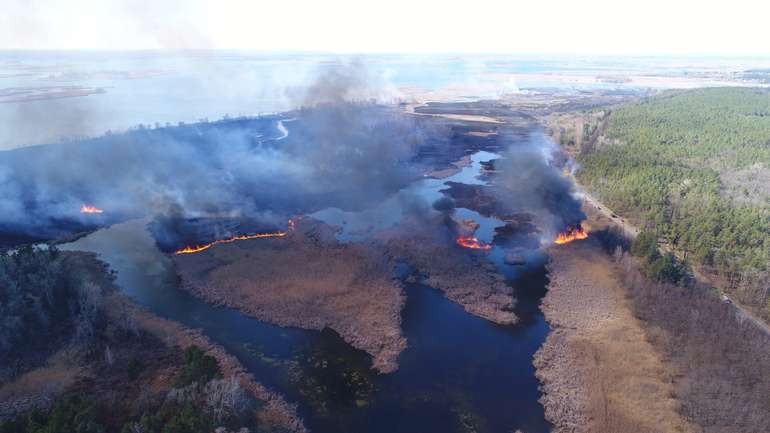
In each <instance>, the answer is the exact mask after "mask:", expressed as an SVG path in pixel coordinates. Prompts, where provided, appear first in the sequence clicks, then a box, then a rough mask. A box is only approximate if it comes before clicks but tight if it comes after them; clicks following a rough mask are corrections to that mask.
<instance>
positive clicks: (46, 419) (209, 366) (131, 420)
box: [0, 346, 256, 433]
mask: <svg viewBox="0 0 770 433" xmlns="http://www.w3.org/2000/svg"><path fill="white" fill-rule="evenodd" d="M179 357H182V358H183V365H182V368H181V369H180V371H179V372H178V373H177V375H176V376H175V377H174V378H173V380H172V383H173V386H172V388H171V389H169V390H168V391H166V393H165V395H163V396H155V397H148V396H146V395H145V396H142V397H141V400H138V401H135V402H134V403H135V405H134V407H133V408H131V409H128V410H124V411H121V412H119V413H115V412H114V411H113V410H110V409H111V408H110V407H109V406H108V405H107V404H105V402H103V401H102V400H100V399H97V398H95V397H94V396H93V395H90V393H88V392H84V391H82V390H75V391H70V392H69V393H68V394H67V395H65V396H64V397H62V398H61V399H59V400H58V401H57V402H56V403H55V404H54V406H53V407H52V408H51V409H50V410H48V411H43V410H39V409H35V410H33V411H31V412H29V413H27V414H24V415H20V416H17V417H15V418H13V419H9V420H5V421H0V433H107V432H109V431H118V429H119V431H120V432H121V433H201V432H214V431H216V432H217V433H227V432H228V431H239V432H248V431H250V429H249V427H252V428H256V423H255V420H254V417H253V410H254V408H255V400H254V399H253V398H252V397H251V396H249V395H248V393H247V392H246V391H245V390H243V388H241V386H240V384H239V382H238V381H237V379H234V378H231V379H223V378H222V374H221V370H220V368H219V364H218V363H217V361H216V359H215V358H213V357H211V356H209V355H205V354H204V352H203V351H202V350H201V349H200V348H199V347H197V346H190V347H188V348H187V349H186V350H185V351H184V353H183V354H180V355H179ZM131 370H133V371H134V372H135V373H132V372H131ZM141 370H142V368H141V366H140V367H136V364H134V363H130V364H129V371H128V377H129V378H130V379H131V380H132V381H135V380H137V379H139V376H140V375H141ZM132 376H133V377H132ZM136 403H138V404H136ZM116 424H117V426H116ZM120 425H122V427H118V426H120ZM246 426H248V427H246ZM230 429H232V430H230Z"/></svg>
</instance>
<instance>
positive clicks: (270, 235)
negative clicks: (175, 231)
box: [174, 220, 294, 254]
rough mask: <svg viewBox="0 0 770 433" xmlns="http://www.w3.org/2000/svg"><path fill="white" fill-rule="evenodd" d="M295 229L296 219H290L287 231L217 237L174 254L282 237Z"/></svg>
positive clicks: (197, 251)
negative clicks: (220, 245)
mask: <svg viewBox="0 0 770 433" xmlns="http://www.w3.org/2000/svg"><path fill="white" fill-rule="evenodd" d="M292 230H294V221H292V220H289V228H288V229H287V230H286V231H282V232H274V233H256V234H253V235H238V236H233V237H230V238H227V239H217V240H215V241H214V242H210V243H208V244H202V245H190V246H186V247H184V248H182V249H179V250H176V251H175V252H174V254H192V253H199V252H201V251H204V250H207V249H209V248H211V247H213V246H214V245H219V244H230V243H233V242H237V241H245V240H249V239H261V238H282V237H284V236H286V235H287V234H289V232H290V231H292Z"/></svg>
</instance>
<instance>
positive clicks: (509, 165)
mask: <svg viewBox="0 0 770 433" xmlns="http://www.w3.org/2000/svg"><path fill="white" fill-rule="evenodd" d="M564 159H565V158H564V157H563V155H561V150H560V149H559V148H558V147H557V146H556V145H555V144H554V143H553V142H552V141H550V140H549V139H548V138H546V137H545V136H544V135H543V133H542V132H541V131H537V132H535V133H533V134H531V135H530V136H529V138H528V140H527V141H525V142H515V143H514V144H512V145H510V146H509V147H508V149H507V151H506V152H505V155H504V158H503V159H502V160H500V161H498V163H497V164H496V165H495V168H496V169H498V170H500V178H499V182H498V184H499V185H501V186H503V188H501V189H500V190H499V191H501V193H500V194H498V195H499V197H498V198H499V199H500V200H502V201H504V202H505V204H506V205H507V206H508V207H509V209H512V210H513V211H514V212H517V211H522V212H527V213H530V214H533V215H534V216H535V217H536V219H537V225H538V226H539V227H541V230H544V231H545V233H544V235H545V236H546V237H547V238H552V237H553V236H554V235H555V234H556V233H557V232H559V231H562V230H564V228H565V227H567V226H573V227H574V226H575V225H577V224H579V223H580V222H581V221H582V220H583V219H585V214H583V211H582V210H581V200H580V199H579V198H578V197H577V196H576V193H575V185H574V183H573V181H572V179H571V178H570V177H568V176H565V175H564V174H563V173H562V171H561V168H560V167H559V165H560V161H562V160H564Z"/></svg>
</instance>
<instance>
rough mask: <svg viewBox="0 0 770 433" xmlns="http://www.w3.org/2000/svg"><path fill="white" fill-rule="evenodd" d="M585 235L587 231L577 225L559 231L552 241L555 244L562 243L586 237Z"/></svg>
mask: <svg viewBox="0 0 770 433" xmlns="http://www.w3.org/2000/svg"><path fill="white" fill-rule="evenodd" d="M587 237H588V233H587V232H586V231H585V230H583V227H581V226H579V225H578V226H577V227H569V228H568V229H567V231H565V232H563V233H559V235H558V236H556V240H554V242H555V243H556V244H557V245H562V244H566V243H570V242H572V241H576V240H579V239H586V238H587Z"/></svg>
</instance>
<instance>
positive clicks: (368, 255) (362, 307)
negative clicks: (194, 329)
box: [175, 220, 406, 372]
mask: <svg viewBox="0 0 770 433" xmlns="http://www.w3.org/2000/svg"><path fill="white" fill-rule="evenodd" d="M328 231H329V228H328V226H325V225H322V224H318V223H315V222H312V221H310V220H300V221H299V222H298V223H297V228H296V230H295V231H294V232H293V233H291V234H290V235H289V236H286V237H284V238H280V239H258V240H254V241H244V242H239V243H235V244H227V245H221V246H217V247H215V248H211V249H209V250H206V251H204V252H202V253H198V254H187V255H181V256H176V257H175V262H176V264H177V268H178V270H179V273H180V274H181V276H182V279H183V281H184V283H185V286H186V287H187V288H188V289H189V290H191V291H192V292H193V293H195V294H196V295H199V296H201V297H203V298H204V299H206V300H208V301H210V302H216V303H221V304H224V305H228V306H231V307H234V308H238V309H239V310H242V311H244V312H246V313H248V314H250V315H253V316H255V317H257V318H258V319H260V320H265V321H268V322H272V323H276V324H278V325H282V326H297V327H301V328H306V329H322V328H324V327H329V328H331V329H334V330H335V331H337V332H338V333H339V334H340V335H341V336H342V337H343V338H344V339H345V340H346V341H347V342H349V343H350V344H352V345H353V346H355V347H357V348H359V349H363V350H366V351H367V352H368V353H370V354H371V355H372V356H373V358H374V359H373V368H376V369H378V370H379V371H381V372H389V371H393V370H395V369H396V367H397V364H396V359H397V357H398V355H399V353H401V351H402V350H403V349H404V348H405V347H406V340H405V339H404V338H403V337H402V335H401V328H400V324H401V308H402V307H403V304H404V296H403V294H402V290H401V285H400V284H399V283H398V282H397V281H395V280H394V279H393V277H392V274H391V267H390V266H389V263H388V261H387V257H385V256H384V255H383V253H381V252H380V253H377V252H376V251H375V250H372V249H367V247H366V246H365V245H363V246H362V245H356V244H338V243H337V242H335V241H333V240H332V236H331V234H330V233H328Z"/></svg>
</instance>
